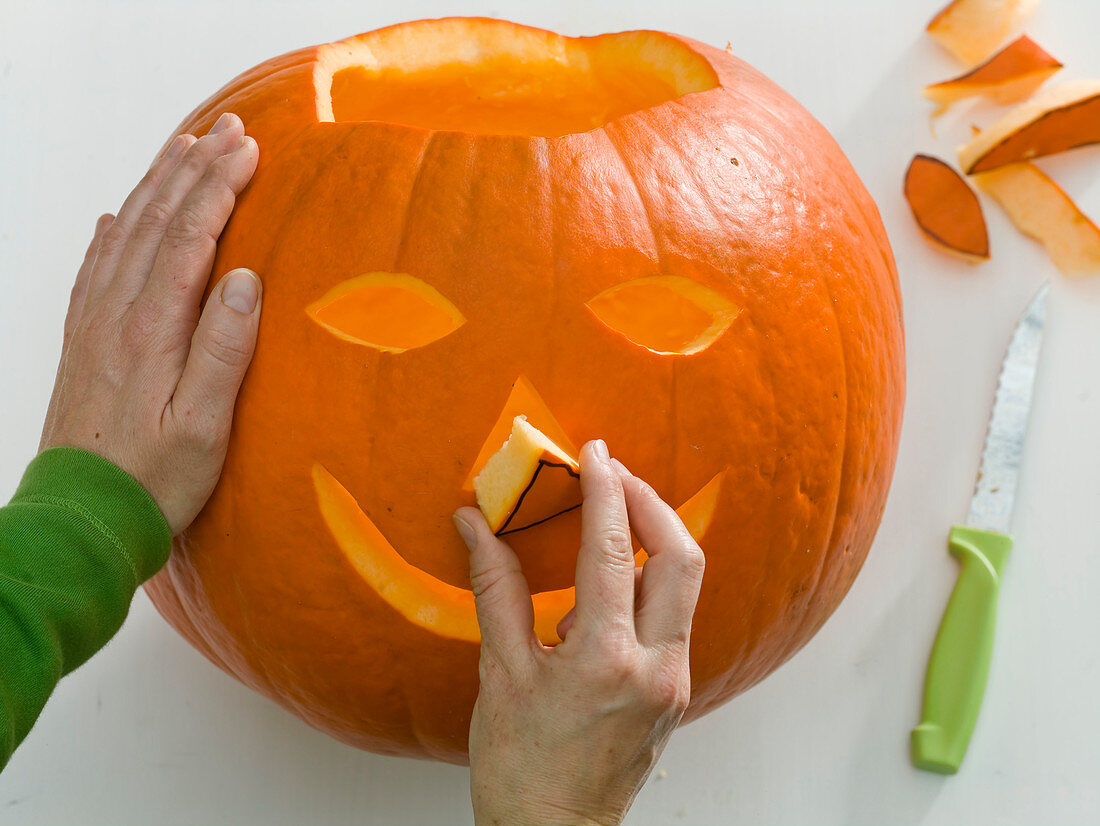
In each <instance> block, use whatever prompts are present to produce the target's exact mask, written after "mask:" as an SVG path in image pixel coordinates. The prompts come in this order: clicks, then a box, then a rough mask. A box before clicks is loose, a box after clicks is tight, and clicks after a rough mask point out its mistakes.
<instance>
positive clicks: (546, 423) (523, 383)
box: [462, 376, 579, 493]
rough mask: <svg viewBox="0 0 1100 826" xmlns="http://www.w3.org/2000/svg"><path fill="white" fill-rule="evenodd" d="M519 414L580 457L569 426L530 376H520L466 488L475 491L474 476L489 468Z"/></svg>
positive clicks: (472, 468) (484, 445) (568, 451)
mask: <svg viewBox="0 0 1100 826" xmlns="http://www.w3.org/2000/svg"><path fill="white" fill-rule="evenodd" d="M516 416H526V417H527V421H528V423H530V424H531V425H532V426H533V427H535V428H537V429H538V430H540V431H542V432H543V433H544V434H546V436H547V438H549V439H550V441H552V442H553V443H554V444H556V445H558V447H560V448H562V450H564V451H565V452H566V453H568V454H569V455H570V456H576V455H577V453H578V452H579V451H578V450H577V446H576V445H575V444H573V442H572V440H570V438H569V437H568V436H567V435H566V434H565V429H564V428H563V427H562V426H561V423H560V422H558V420H557V418H556V417H555V416H554V414H553V413H551V412H550V408H549V407H547V406H546V402H544V401H543V400H542V396H540V395H539V394H538V391H537V390H535V386H534V385H533V384H531V381H530V379H528V378H527V377H526V376H520V377H519V378H517V379H516V381H515V383H514V384H513V385H512V392H511V393H509V394H508V400H507V401H506V402H505V403H504V407H503V408H501V411H500V415H499V416H497V420H496V421H495V422H494V423H493V425H492V426H491V427H490V428H489V435H488V437H487V438H486V439H485V442H484V444H482V446H481V451H480V452H479V453H478V454H477V458H476V459H475V460H474V463H473V465H471V467H470V472H469V473H468V474H466V481H464V482H463V483H462V489H463V490H464V491H467V492H470V493H472V492H473V490H474V479H475V478H477V475H478V474H479V473H481V471H482V470H483V469H484V468H485V464H486V463H487V462H488V461H489V457H490V456H492V455H493V454H494V453H496V452H497V451H498V450H500V448H501V447H502V446H503V445H504V443H505V442H506V441H508V437H509V436H510V435H511V433H512V422H513V421H514V420H515V418H516Z"/></svg>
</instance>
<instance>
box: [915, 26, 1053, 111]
mask: <svg viewBox="0 0 1100 826" xmlns="http://www.w3.org/2000/svg"><path fill="white" fill-rule="evenodd" d="M1061 68H1062V64H1061V63H1060V62H1059V61H1057V60H1055V59H1054V58H1053V57H1051V56H1050V55H1049V54H1047V52H1046V51H1045V50H1044V49H1043V48H1042V47H1041V46H1039V44H1038V43H1036V42H1035V41H1034V40H1032V39H1031V38H1030V37H1028V36H1027V35H1026V34H1025V35H1021V36H1020V37H1018V38H1017V39H1016V40H1013V41H1012V42H1011V43H1009V44H1008V45H1007V46H1005V47H1004V48H1003V49H1001V51H999V52H997V54H995V55H993V57H991V58H990V59H989V60H987V61H986V62H985V63H983V64H982V65H981V66H978V67H976V68H974V69H972V70H970V71H969V72H966V73H965V74H962V75H959V76H958V77H955V78H952V79H951V80H944V81H941V82H940V83H932V84H930V85H928V86H925V87H924V90H923V92H922V94H923V95H924V96H925V97H926V98H928V99H929V100H933V101H935V102H936V103H938V104H940V105H939V107H938V108H937V109H936V114H937V115H940V114H943V112H945V111H946V110H947V109H948V107H950V105H951V104H952V103H955V102H957V101H960V100H964V99H966V98H969V97H977V96H979V95H984V96H985V97H988V98H991V99H992V100H994V101H996V102H997V103H1015V102H1016V101H1019V100H1023V99H1024V98H1026V97H1029V96H1030V95H1031V94H1032V93H1033V92H1034V91H1035V90H1036V89H1038V88H1039V87H1040V86H1042V85H1043V84H1044V83H1045V82H1046V81H1047V79H1048V78H1050V77H1051V75H1053V74H1054V73H1055V72H1057V71H1058V70H1059V69H1061Z"/></svg>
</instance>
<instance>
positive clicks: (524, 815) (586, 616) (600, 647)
mask: <svg viewBox="0 0 1100 826" xmlns="http://www.w3.org/2000/svg"><path fill="white" fill-rule="evenodd" d="M581 489H582V493H583V496H584V503H583V505H582V511H581V514H582V516H581V521H582V538H581V550H580V554H579V556H578V558H577V575H576V607H575V609H574V611H571V612H570V614H569V615H567V616H566V617H565V618H564V619H563V622H562V623H561V624H560V625H559V633H561V634H562V635H563V637H564V641H563V642H562V643H561V644H559V645H557V646H554V647H548V646H544V645H542V644H541V643H540V642H539V640H538V639H537V638H536V637H535V634H534V630H533V627H534V611H533V607H532V602H531V593H530V591H529V589H528V586H527V581H526V580H525V579H524V576H523V573H522V572H521V570H520V565H519V560H518V559H517V558H516V555H515V553H513V551H512V550H511V549H510V548H509V547H508V546H507V545H506V544H505V543H504V542H502V541H501V540H500V539H499V538H497V537H496V536H494V535H493V533H492V531H491V530H490V529H489V526H488V525H487V524H486V522H485V519H484V518H483V517H482V515H481V512H480V511H479V510H477V509H476V508H463V509H461V510H459V511H458V513H457V514H456V515H455V522H456V525H457V527H458V529H459V533H461V534H462V535H463V539H464V540H465V541H466V543H467V545H468V546H469V547H470V549H471V553H470V581H471V585H472V588H473V592H474V598H475V602H476V606H477V616H478V623H479V624H480V626H481V635H482V640H481V662H480V673H481V690H480V693H479V694H478V699H477V704H476V705H475V707H474V716H473V722H472V725H471V728H470V788H471V796H472V798H473V804H474V819H475V821H476V822H477V823H478V824H479V826H489V824H493V825H494V826H534V825H535V824H539V826H552V825H554V824H570V826H577V824H601V826H603V825H604V824H618V823H620V822H621V821H622V819H623V817H624V815H625V814H626V811H627V809H628V808H629V807H630V804H631V802H632V801H633V800H634V796H635V795H636V794H637V792H638V790H639V789H640V788H641V786H642V784H643V783H644V782H645V780H646V778H647V777H648V776H649V773H650V771H651V770H652V768H653V765H654V763H655V762H656V760H657V757H658V756H659V755H660V753H661V750H662V749H663V748H664V746H665V743H666V742H667V740H668V738H669V736H670V735H671V734H672V731H673V729H675V728H676V726H677V724H678V723H679V722H680V718H681V717H682V716H683V713H684V710H685V709H686V708H687V704H688V700H689V698H690V696H691V691H690V689H691V677H690V673H689V671H688V639H689V635H690V631H691V618H692V614H693V613H694V611H695V603H696V599H697V598H698V595H699V586H700V583H701V582H702V577H703V565H704V561H703V553H702V551H701V550H700V549H699V546H698V545H697V544H696V543H695V540H693V539H692V538H691V535H690V534H689V533H688V531H687V529H686V528H685V527H684V525H683V523H682V522H681V521H680V518H679V517H678V516H677V515H676V512H675V511H674V510H673V509H672V508H671V507H669V506H668V505H667V504H665V503H664V502H663V501H661V499H660V498H659V497H658V496H657V494H656V493H655V492H654V490H653V488H651V487H650V486H649V485H647V484H646V483H645V482H643V481H642V480H641V479H638V478H636V477H635V476H633V475H631V474H630V472H629V471H627V469H626V468H625V467H623V466H622V465H621V464H619V463H618V462H615V461H614V460H612V459H610V458H609V457H608V454H607V447H606V446H605V445H604V444H603V442H602V441H596V442H589V443H588V444H587V445H585V447H584V449H583V450H582V451H581ZM631 529H633V530H634V532H635V533H636V534H637V536H638V539H639V540H640V541H641V543H642V545H643V547H645V549H646V551H647V552H648V553H649V559H648V560H646V563H645V566H644V567H643V568H642V569H641V570H640V571H636V569H635V566H634V552H633V549H632V548H631V542H630V531H631Z"/></svg>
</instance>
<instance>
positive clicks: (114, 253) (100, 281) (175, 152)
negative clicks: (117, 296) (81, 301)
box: [86, 135, 195, 301]
mask: <svg viewBox="0 0 1100 826" xmlns="http://www.w3.org/2000/svg"><path fill="white" fill-rule="evenodd" d="M194 140H195V139H194V138H192V137H191V136H190V135H178V136H177V137H176V138H175V139H174V140H173V141H172V142H171V143H170V144H168V148H167V149H166V150H165V151H164V154H163V155H161V156H160V158H158V159H157V160H156V161H154V162H153V165H152V166H151V167H149V171H148V172H146V173H145V177H143V178H142V179H141V180H140V181H139V182H138V185H137V186H135V187H134V189H133V191H132V192H131V193H130V194H129V195H128V196H127V197H126V200H125V201H123V203H122V206H121V207H120V208H119V210H118V215H116V216H115V219H114V222H113V223H112V224H111V225H110V227H108V229H107V231H106V232H105V233H104V234H103V237H102V238H101V239H100V244H99V251H98V254H97V255H96V260H95V265H94V266H93V268H92V272H91V276H90V278H89V282H88V291H87V294H88V298H89V299H90V300H92V301H98V300H99V298H100V297H101V296H102V295H103V293H104V292H105V291H106V289H107V287H108V285H109V284H110V283H111V281H112V280H113V279H114V276H115V273H116V271H117V269H118V262H119V259H120V258H121V257H122V253H123V250H125V249H126V244H127V243H128V242H129V240H130V233H131V232H132V231H133V229H134V225H135V224H136V223H137V220H138V216H140V215H141V212H142V210H143V209H145V205H146V204H147V203H148V202H149V199H150V198H152V197H153V195H154V193H156V191H157V189H158V188H159V187H160V185H161V183H162V182H163V181H164V179H165V178H167V177H168V175H169V173H170V172H171V171H172V170H173V169H174V168H175V166H176V164H178V163H179V161H180V158H182V157H183V154H184V152H185V151H186V150H187V147H188V146H190V145H191V143H193V142H194ZM86 300H88V299H86Z"/></svg>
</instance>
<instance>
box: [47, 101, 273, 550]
mask: <svg viewBox="0 0 1100 826" xmlns="http://www.w3.org/2000/svg"><path fill="white" fill-rule="evenodd" d="M257 158H258V149H257V147H256V142H255V141H254V140H253V139H252V138H250V137H245V135H244V125H243V124H242V123H241V121H240V119H239V118H238V117H237V116H236V115H230V114H226V115H222V117H221V118H220V119H219V120H218V122H217V123H216V124H215V125H214V127H213V128H212V129H211V130H210V133H209V134H208V135H206V136H205V137H202V138H200V139H198V140H196V139H195V138H194V137H193V136H191V135H180V136H178V137H176V138H175V140H173V141H172V143H171V144H169V146H168V148H167V149H166V150H165V152H164V154H163V155H162V156H161V157H160V158H158V159H157V160H156V161H155V162H154V163H153V166H152V167H151V168H150V169H149V171H148V173H146V175H145V177H144V178H142V180H141V182H140V183H139V184H138V185H137V187H136V188H135V189H134V191H133V192H131V193H130V195H129V197H128V198H127V199H126V201H125V203H123V205H122V207H121V208H120V209H119V211H118V215H117V216H115V217H114V218H113V219H112V216H110V215H104V216H102V217H101V218H100V219H99V222H98V223H97V224H96V232H95V237H94V238H93V239H92V243H91V246H89V247H88V252H87V255H86V256H85V258H84V263H83V265H82V266H81V267H80V271H79V273H78V274H77V277H76V283H75V285H74V286H73V291H72V297H71V299H70V302H69V313H68V316H67V317H66V319H65V339H64V344H63V346H62V352H61V363H60V366H59V367H58V370H57V382H56V384H55V386H54V391H53V397H52V399H51V400H50V407H49V412H48V413H47V414H46V423H45V427H44V428H43V431H42V442H41V444H40V446H39V450H45V449H47V448H50V447H61V446H66V447H79V448H84V449H85V450H89V451H92V452H93V453H97V454H99V455H100V456H103V457H104V458H105V459H108V460H110V461H111V462H113V463H114V464H116V465H118V466H119V467H120V468H122V469H123V470H125V471H126V472H127V473H129V474H130V475H131V476H133V477H134V478H135V479H137V480H138V482H140V483H141V484H142V485H143V486H144V487H145V489H146V490H147V491H148V492H149V494H150V495H151V496H152V497H153V499H154V500H155V501H156V503H157V505H159V506H160V509H161V511H162V512H163V514H164V517H165V519H166V520H167V522H168V525H169V527H170V528H171V529H172V533H178V532H179V531H181V530H182V529H183V528H185V527H187V525H188V524H190V522H191V520H192V519H194V517H195V515H196V514H197V513H198V512H199V509H200V508H202V506H203V505H204V504H205V503H206V500H207V499H208V498H209V496H210V493H211V491H213V489H214V484H215V483H216V482H217V480H218V476H219V475H220V473H221V468H222V463H223V461H224V460H225V451H226V445H227V443H228V439H229V426H230V422H231V419H232V416H233V405H234V402H235V401H236V397H237V390H238V389H239V387H240V384H241V380H242V379H243V377H244V372H245V370H246V369H247V367H248V365H249V363H250V362H251V360H252V352H253V349H254V348H255V344H256V331H257V327H258V324H259V316H260V310H259V307H260V282H259V279H258V278H257V277H256V275H255V273H253V272H251V271H249V270H234V271H233V272H230V273H229V274H228V275H226V276H225V277H224V278H223V279H222V280H221V281H220V282H219V283H218V285H217V286H216V287H215V289H214V291H213V293H212V294H211V296H210V298H209V300H208V301H207V302H206V306H205V308H204V309H203V310H202V313H201V317H200V312H199V304H200V301H201V299H202V295H203V290H204V289H205V287H206V283H207V280H208V279H209V277H210V268H211V266H212V264H213V261H214V251H215V246H216V243H217V239H218V236H219V235H220V234H221V231H222V228H223V227H224V226H225V223H226V221H228V220H229V214H230V213H231V212H232V211H233V205H234V203H235V201H236V197H237V195H238V194H239V193H240V192H241V190H242V189H244V187H245V185H246V184H247V183H248V181H249V179H250V178H251V177H252V173H253V172H254V171H255V169H256V162H257Z"/></svg>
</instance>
